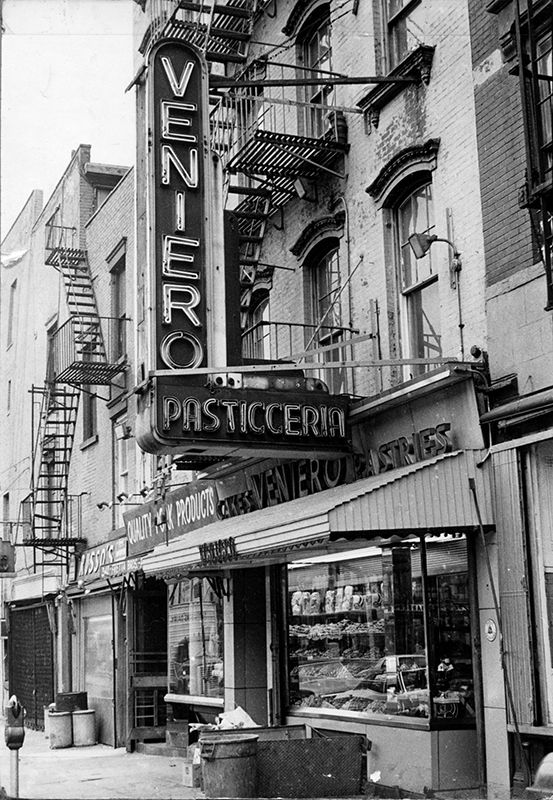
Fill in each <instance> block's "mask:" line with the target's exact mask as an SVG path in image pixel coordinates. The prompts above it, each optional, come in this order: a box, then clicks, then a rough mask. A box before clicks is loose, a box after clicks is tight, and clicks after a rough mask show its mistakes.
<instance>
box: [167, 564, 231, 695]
mask: <svg viewBox="0 0 553 800" xmlns="http://www.w3.org/2000/svg"><path fill="white" fill-rule="evenodd" d="M168 653H169V691H170V692H172V693H175V694H182V695H187V696H193V697H223V689H224V681H223V663H224V660H223V601H222V599H221V598H219V597H218V596H217V595H216V594H215V592H214V591H213V589H212V588H211V585H210V583H209V581H208V579H207V578H186V579H184V580H182V581H179V582H178V583H176V584H174V585H173V586H171V587H170V590H169V614H168Z"/></svg>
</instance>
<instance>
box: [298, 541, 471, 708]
mask: <svg viewBox="0 0 553 800" xmlns="http://www.w3.org/2000/svg"><path fill="white" fill-rule="evenodd" d="M425 544H426V559H425V558H424V554H422V553H421V541H420V540H419V538H418V537H417V538H414V537H413V538H411V539H409V540H403V541H402V542H401V543H400V544H398V545H394V546H389V547H370V548H366V549H363V550H357V551H352V552H350V553H347V554H340V555H333V556H323V557H321V558H319V559H317V558H314V559H313V560H312V561H310V562H309V563H305V562H298V563H296V564H293V565H291V566H290V568H289V573H288V589H289V595H288V612H289V628H288V631H289V687H290V697H289V700H290V707H291V709H301V710H304V709H309V712H310V713H311V712H314V713H319V714H320V713H330V714H340V715H341V714H344V713H345V712H347V714H348V716H349V715H350V714H354V715H363V716H366V715H370V716H375V715H376V716H378V715H383V714H386V715H397V716H401V717H422V718H429V717H430V716H431V715H432V716H434V718H436V719H445V720H448V719H468V720H470V719H471V718H473V717H474V694H473V680H472V658H471V644H470V642H471V640H470V617H469V597H468V575H467V553H466V541H465V539H464V537H458V538H453V537H437V538H435V539H434V540H427V541H426V543H425ZM421 556H422V557H421ZM425 560H426V570H425V571H424V572H425V573H426V574H423V564H424V561H425ZM425 587H426V588H425ZM429 654H430V656H429ZM432 654H433V655H432ZM431 697H432V703H431V702H430V698H431Z"/></svg>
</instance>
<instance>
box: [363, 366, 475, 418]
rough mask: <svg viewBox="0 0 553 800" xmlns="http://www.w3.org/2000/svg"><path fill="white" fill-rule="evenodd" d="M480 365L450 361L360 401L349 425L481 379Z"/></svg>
mask: <svg viewBox="0 0 553 800" xmlns="http://www.w3.org/2000/svg"><path fill="white" fill-rule="evenodd" d="M481 374H482V373H481V364H480V362H470V363H469V362H461V361H459V362H457V361H456V362H451V363H450V364H448V365H447V366H446V367H444V368H441V369H437V370H434V371H433V372H428V373H426V374H425V375H421V376H420V377H418V378H414V379H413V380H411V381H406V382H405V383H402V384H401V385H400V386H396V387H394V388H393V389H389V390H387V391H385V392H382V393H381V394H379V395H378V396H377V397H373V398H370V399H365V400H361V401H360V402H359V403H357V404H355V405H352V407H351V410H350V414H349V422H350V423H352V422H353V423H358V422H361V421H362V420H363V419H365V417H369V416H373V415H374V414H377V413H378V412H380V411H383V410H386V411H388V410H389V409H391V408H394V407H395V406H399V405H403V404H404V403H405V402H406V401H407V400H411V399H414V398H418V397H424V395H427V394H431V393H433V392H436V391H437V390H438V389H443V388H444V387H445V386H451V385H452V384H454V383H459V381H465V380H468V379H469V378H475V377H477V378H480V377H481Z"/></svg>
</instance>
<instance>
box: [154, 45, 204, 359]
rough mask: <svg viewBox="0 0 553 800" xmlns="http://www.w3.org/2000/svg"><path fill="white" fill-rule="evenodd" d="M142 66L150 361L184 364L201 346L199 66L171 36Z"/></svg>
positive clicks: (196, 55) (193, 54) (200, 354)
mask: <svg viewBox="0 0 553 800" xmlns="http://www.w3.org/2000/svg"><path fill="white" fill-rule="evenodd" d="M150 69H151V70H152V77H153V80H152V78H151V77H150V78H149V80H151V83H150V93H149V101H148V102H149V116H150V132H151V137H152V139H151V142H150V144H149V159H150V175H151V176H152V180H151V183H150V190H151V192H150V202H149V209H150V225H149V229H150V236H151V245H150V253H151V258H152V264H151V267H150V276H151V289H152V303H153V310H152V314H153V319H152V322H153V324H152V336H153V341H152V356H153V357H152V368H153V369H157V370H167V369H171V370H189V369H195V368H197V367H203V366H206V363H207V353H208V342H207V314H206V307H207V303H206V269H207V268H208V252H209V248H208V230H209V220H208V215H207V204H206V186H208V185H209V181H208V177H209V176H208V174H207V172H208V170H209V160H208V158H207V155H208V128H207V109H208V96H207V69H206V66H205V61H204V59H203V57H202V56H201V55H200V54H199V53H198V52H197V51H196V50H194V49H193V48H191V47H189V46H188V45H184V44H183V43H181V42H175V41H162V42H160V43H159V44H158V45H156V47H155V48H154V49H153V51H152V53H151V55H150ZM154 354H155V355H154Z"/></svg>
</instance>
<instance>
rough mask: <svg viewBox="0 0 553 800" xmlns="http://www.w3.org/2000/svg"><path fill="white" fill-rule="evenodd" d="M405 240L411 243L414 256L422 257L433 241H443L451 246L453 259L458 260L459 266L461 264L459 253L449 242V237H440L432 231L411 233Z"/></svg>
mask: <svg viewBox="0 0 553 800" xmlns="http://www.w3.org/2000/svg"><path fill="white" fill-rule="evenodd" d="M407 241H408V242H409V244H410V245H411V250H412V251H413V254H414V256H415V258H424V256H425V255H426V254H427V253H428V251H429V250H430V248H431V246H432V245H433V244H434V242H445V243H446V244H448V245H449V246H450V247H451V249H452V250H453V257H454V259H455V260H456V261H457V262H458V264H459V267H460V266H461V260H460V259H461V253H459V251H458V250H457V248H456V247H455V245H454V244H453V242H450V241H449V239H442V238H440V237H439V236H436V235H435V234H433V233H431V234H428V233H412V234H411V235H410V236H409V238H408V240H407Z"/></svg>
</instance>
